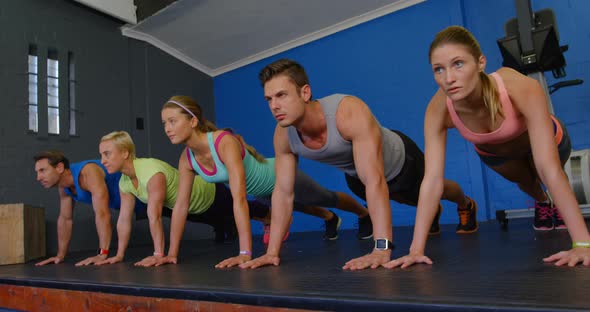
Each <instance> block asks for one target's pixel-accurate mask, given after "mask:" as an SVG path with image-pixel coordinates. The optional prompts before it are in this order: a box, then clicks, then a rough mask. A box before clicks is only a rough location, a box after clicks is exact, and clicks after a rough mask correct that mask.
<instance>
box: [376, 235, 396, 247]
mask: <svg viewBox="0 0 590 312" xmlns="http://www.w3.org/2000/svg"><path fill="white" fill-rule="evenodd" d="M394 248H395V245H394V244H393V243H392V242H391V241H390V240H388V239H387V238H377V239H375V249H377V250H393V249H394Z"/></svg>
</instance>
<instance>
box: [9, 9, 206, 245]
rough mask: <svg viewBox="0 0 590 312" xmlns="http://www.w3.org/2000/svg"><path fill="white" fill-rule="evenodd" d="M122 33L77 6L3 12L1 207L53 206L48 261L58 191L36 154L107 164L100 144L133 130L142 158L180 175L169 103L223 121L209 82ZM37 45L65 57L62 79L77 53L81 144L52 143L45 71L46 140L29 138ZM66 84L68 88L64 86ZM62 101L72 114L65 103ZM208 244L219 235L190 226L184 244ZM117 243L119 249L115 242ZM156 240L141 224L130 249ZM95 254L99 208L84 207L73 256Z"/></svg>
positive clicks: (61, 139) (65, 139) (42, 133)
mask: <svg viewBox="0 0 590 312" xmlns="http://www.w3.org/2000/svg"><path fill="white" fill-rule="evenodd" d="M120 26H122V24H121V22H119V21H117V20H115V19H112V18H110V17H108V16H106V15H103V14H102V13H98V12H96V11H94V10H92V9H90V8H87V7H84V6H82V5H79V4H77V3H75V2H73V1H67V0H18V1H2V4H0V42H1V45H2V46H1V47H0V92H1V94H2V97H3V103H2V108H1V113H0V172H2V179H0V203H14V202H24V203H27V204H31V205H38V206H42V207H45V211H46V221H47V244H48V246H47V247H48V253H49V254H52V253H54V252H55V250H56V247H57V240H56V219H57V215H58V210H59V209H58V207H59V205H58V196H57V190H56V189H51V190H45V189H43V188H42V187H41V186H40V185H39V184H38V183H37V182H36V180H35V172H34V167H33V161H32V157H33V155H34V154H35V153H36V152H38V151H40V150H43V149H48V148H55V149H61V150H63V151H64V152H65V153H66V155H67V156H68V157H69V158H70V160H71V161H74V162H75V161H79V160H84V159H91V158H98V157H99V155H98V141H99V139H100V137H101V136H103V135H104V134H106V133H108V132H111V131H113V130H126V131H128V132H130V134H131V135H132V136H133V138H134V140H135V141H136V145H137V154H138V156H139V157H156V158H160V159H162V160H164V161H167V162H169V163H170V164H172V165H173V166H175V167H176V165H177V162H178V156H179V154H180V149H179V148H180V147H177V146H172V145H171V144H170V143H169V141H168V140H167V138H166V137H165V135H164V133H163V131H162V126H161V121H160V107H161V106H162V104H163V103H164V101H165V100H166V99H167V98H168V97H169V96H171V95H173V94H186V95H191V96H193V97H195V98H196V99H197V100H198V101H199V102H200V103H201V105H203V106H204V109H205V111H207V112H209V113H210V114H211V116H208V117H209V118H213V117H214V108H213V80H212V79H211V78H210V77H208V76H207V75H205V74H203V73H200V72H198V71H197V70H195V69H193V68H191V67H188V66H187V65H185V64H184V63H181V62H180V61H178V60H176V59H174V58H172V57H171V56H169V55H167V54H164V53H162V52H160V51H159V50H158V49H156V48H154V47H152V46H149V45H147V44H145V43H143V42H139V41H135V40H133V39H128V38H126V37H124V36H122V35H121V31H120V29H119V27H120ZM29 44H36V45H37V47H38V51H39V56H44V55H46V53H47V49H48V48H55V49H57V50H58V51H59V52H60V54H59V59H60V77H66V69H67V68H66V66H63V65H65V64H67V59H66V55H67V52H68V51H71V52H73V53H74V55H75V60H76V80H77V88H76V98H77V100H76V102H77V108H78V110H79V113H78V119H77V123H78V135H77V136H75V137H69V136H68V135H64V134H62V135H59V136H58V135H48V134H47V130H46V129H47V124H46V122H41V119H42V118H43V117H44V116H45V118H46V105H47V100H46V96H43V94H45V93H46V87H45V86H43V85H44V84H43V83H42V82H44V81H45V77H44V73H43V72H41V73H40V77H39V106H40V107H39V110H40V116H39V118H40V122H39V133H37V134H34V133H29V132H28V131H27V125H28V116H27V106H26V105H27V101H28V100H27V99H28V91H27V90H28V76H27V55H28V47H29ZM40 59H41V57H40ZM44 66H46V64H45V63H44V62H41V61H40V62H39V68H43V67H44ZM62 84H66V81H65V80H61V78H60V85H62ZM66 91H67V90H66ZM65 98H67V92H61V93H60V99H65ZM60 102H61V103H60V104H61V105H64V101H63V100H60ZM63 113H65V112H63ZM62 116H65V115H63V114H62ZM136 118H143V119H144V126H145V128H144V130H138V129H136V128H135V120H136ZM61 126H62V129H66V128H67V127H68V122H67V120H66V118H62V121H61ZM62 132H67V131H62ZM115 217H116V214H114V216H113V218H115ZM114 222H115V221H114ZM114 222H113V224H114ZM166 225H168V223H167V222H166ZM166 230H168V227H166ZM114 234H116V232H114ZM167 234H168V232H167ZM208 236H211V228H210V227H208V226H204V225H191V226H189V227H188V228H187V233H186V235H185V238H186V239H196V238H203V237H208ZM113 237H114V240H115V241H116V239H115V237H116V235H113ZM150 241H151V239H150V236H149V231H148V226H147V222H146V221H141V222H136V225H135V227H134V230H133V237H132V242H131V244H135V245H137V244H145V243H149V242H150ZM96 246H98V241H97V236H96V231H95V226H94V215H93V212H92V208H91V207H90V206H88V205H82V204H78V205H77V206H76V209H75V216H74V235H73V239H72V243H71V245H70V251H76V250H84V249H89V248H91V249H94V248H96Z"/></svg>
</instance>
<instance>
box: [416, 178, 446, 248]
mask: <svg viewBox="0 0 590 312" xmlns="http://www.w3.org/2000/svg"><path fill="white" fill-rule="evenodd" d="M442 192H443V181H442V180H440V181H430V180H424V181H423V182H422V185H421V186H420V198H419V200H418V207H416V224H415V225H414V237H413V238H412V244H411V245H410V253H420V254H422V253H424V250H425V248H426V241H427V239H428V230H429V228H430V224H431V221H432V220H433V219H434V215H435V214H436V211H437V209H438V204H439V202H440V197H441V196H442Z"/></svg>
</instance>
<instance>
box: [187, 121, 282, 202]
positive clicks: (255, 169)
mask: <svg viewBox="0 0 590 312" xmlns="http://www.w3.org/2000/svg"><path fill="white" fill-rule="evenodd" d="M226 134H230V135H231V133H230V132H227V131H225V132H222V133H221V134H220V135H219V136H218V137H217V140H216V141H215V142H213V132H208V133H207V141H208V143H209V150H210V151H211V157H212V158H213V163H214V164H215V167H214V168H213V172H210V171H208V170H206V169H205V168H203V167H201V165H200V164H199V163H198V162H197V160H196V159H195V154H194V153H193V151H192V150H191V149H190V148H187V149H186V156H187V157H188V160H189V164H190V165H191V167H192V168H193V170H194V171H195V172H196V173H198V174H199V175H200V176H201V178H203V180H205V181H207V182H211V183H229V174H228V173H227V168H226V167H225V165H224V164H223V163H222V162H221V160H220V159H219V154H217V144H218V143H219V141H220V140H221V138H222V137H223V136H224V135H226ZM242 162H243V164H244V173H245V175H246V193H247V194H248V195H252V196H255V197H269V196H271V194H272V191H273V190H274V187H275V178H276V177H275V169H274V168H275V166H274V163H275V159H274V158H267V159H266V162H264V163H261V162H259V161H258V160H256V158H254V156H252V155H251V154H250V153H248V152H247V151H246V149H245V148H244V147H243V146H242Z"/></svg>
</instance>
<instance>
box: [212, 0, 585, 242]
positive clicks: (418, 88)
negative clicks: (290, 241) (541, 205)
mask: <svg viewBox="0 0 590 312" xmlns="http://www.w3.org/2000/svg"><path fill="white" fill-rule="evenodd" d="M532 1H533V9H534V10H538V9H541V8H546V7H551V8H553V9H554V11H555V13H556V16H557V20H558V23H559V32H560V35H561V44H562V45H563V44H569V45H570V51H568V52H567V53H566V59H567V61H568V64H569V66H568V67H567V69H566V70H567V72H568V76H567V78H568V79H573V78H581V79H584V80H586V81H588V83H590V77H589V75H590V74H589V72H590V68H589V67H590V56H588V54H587V53H584V48H586V49H587V47H589V46H590V21H589V19H587V18H584V16H582V14H583V12H590V1H587V0H569V1H557V0H553V1H549V0H545V1H541V0H532ZM515 15H516V13H515V9H514V1H513V0H494V1H461V0H428V1H426V2H424V3H420V4H418V5H415V6H412V7H410V8H407V9H404V10H401V11H398V12H394V13H392V14H389V15H387V16H384V17H381V18H378V19H375V20H373V21H370V22H367V23H364V24H362V25H358V26H356V27H353V28H350V29H347V30H345V31H342V32H339V33H336V34H333V35H331V36H328V37H326V38H323V39H320V40H317V41H314V42H311V43H309V44H306V45H304V46H301V47H297V48H295V49H292V50H289V51H286V52H284V53H281V54H279V55H276V56H273V57H271V58H268V59H265V60H262V61H259V62H256V63H253V64H250V65H248V66H245V67H242V68H239V69H237V70H234V71H232V72H228V73H225V74H223V75H220V76H218V77H216V78H215V80H214V93H215V106H216V112H217V116H216V120H217V124H218V126H222V127H232V128H234V129H235V130H236V131H238V132H239V133H240V134H242V135H243V136H244V138H245V139H246V140H247V142H248V143H249V144H251V145H253V146H255V147H256V148H257V149H258V150H259V151H261V152H262V153H263V154H265V155H267V156H272V155H274V151H273V147H272V136H273V131H274V127H275V124H276V123H275V121H274V119H273V118H272V115H271V114H270V110H269V109H268V106H267V104H266V102H265V101H264V99H263V91H262V88H261V86H260V85H259V83H258V79H257V77H258V72H259V71H260V69H262V68H263V67H264V66H265V65H266V64H268V63H270V62H272V61H274V60H276V59H279V58H284V57H286V58H292V59H294V60H296V61H298V62H300V63H301V64H302V65H303V66H304V67H305V68H306V70H307V72H308V75H309V77H310V81H311V86H312V90H313V94H314V97H315V98H319V97H323V96H326V95H329V94H332V93H347V94H352V95H355V96H358V97H360V98H361V99H363V100H364V101H365V102H366V103H367V104H368V105H369V106H370V107H371V109H372V111H373V113H374V114H375V116H376V117H377V118H378V119H379V120H380V122H381V124H382V125H384V126H386V127H389V128H396V129H399V130H401V131H403V132H405V133H406V134H408V135H409V136H410V137H412V138H413V139H414V140H415V141H416V142H417V143H418V145H419V146H421V147H422V148H423V146H424V139H423V131H422V130H423V116H424V111H425V108H426V105H427V104H428V101H429V99H430V97H431V96H432V95H433V94H434V92H435V91H436V85H435V83H434V80H433V79H432V74H431V69H430V66H429V64H428V56H427V53H428V47H429V44H430V42H431V40H432V39H433V37H434V35H435V34H436V33H437V32H438V31H439V30H441V29H443V28H444V27H446V26H449V25H453V24H458V25H463V26H465V27H467V28H469V29H470V30H471V31H472V32H473V33H474V35H475V36H476V37H477V38H478V40H479V41H480V43H481V46H482V49H483V51H484V54H486V56H487V58H488V71H493V70H495V69H496V68H498V67H500V66H501V62H502V60H501V56H500V53H499V51H498V48H497V46H496V39H498V38H501V37H503V36H504V34H503V24H504V22H505V21H507V20H508V19H510V18H511V17H514V16H515ZM548 76H549V77H548V82H549V84H551V83H552V82H553V81H554V80H553V79H552V77H551V75H550V74H549V75H548ZM588 83H587V84H585V85H583V86H577V87H572V88H568V89H562V90H560V91H559V92H557V93H555V95H554V97H553V105H554V106H555V110H556V114H557V115H558V116H559V117H560V118H561V119H562V120H563V121H564V122H565V123H566V125H567V126H568V128H569V130H570V134H571V136H572V140H573V144H574V148H575V149H581V148H588V146H589V145H590V139H586V137H585V136H584V135H583V134H584V132H585V131H587V129H588V125H587V123H586V121H587V120H588V119H590V109H588V108H587V107H586V106H585V105H589V104H590V101H589V99H590V91H589V89H588ZM300 168H301V169H302V170H303V171H305V172H306V173H308V174H309V175H311V176H312V177H314V178H315V179H316V180H317V181H318V182H320V183H321V184H322V185H324V186H326V187H327V188H330V189H333V190H340V191H346V192H348V188H347V187H346V183H345V181H344V178H343V176H342V173H340V172H339V171H338V170H336V169H334V168H331V167H328V166H325V165H322V164H319V163H315V162H311V161H308V160H304V159H302V160H301V161H300ZM446 176H447V177H448V178H450V179H453V180H455V181H457V182H458V183H459V184H461V186H462V187H463V188H464V190H465V191H466V193H468V194H470V195H472V196H473V197H474V198H475V199H476V200H477V201H478V202H479V203H480V211H479V213H478V217H479V219H480V220H485V219H489V218H493V217H494V212H495V210H496V209H509V208H523V207H525V206H526V205H527V201H528V198H527V197H526V196H525V195H523V194H522V193H521V192H520V191H519V190H518V189H517V188H516V187H514V186H513V185H511V184H510V183H508V182H506V181H504V180H503V179H501V178H500V177H499V176H498V175H497V174H496V173H494V172H492V171H490V170H489V169H487V168H485V167H483V166H482V165H481V163H480V161H479V158H478V157H477V155H476V154H475V153H474V152H473V149H472V148H471V146H470V144H468V143H466V142H465V141H464V140H463V139H462V138H461V137H460V136H459V135H458V134H457V132H456V131H455V130H452V131H450V133H449V138H448V143H447V163H446ZM349 193H350V192H349ZM445 208H446V209H445V211H444V212H443V215H442V218H441V222H442V223H456V222H457V217H456V212H455V209H454V207H453V206H452V205H451V204H448V203H445ZM392 210H393V222H394V225H408V224H413V222H414V217H415V209H414V208H412V207H409V206H405V205H400V204H398V203H395V202H393V201H392ZM339 215H340V216H341V217H343V221H344V222H343V227H344V228H354V227H355V225H354V223H355V222H356V218H355V217H354V216H353V215H351V214H347V213H340V214H339ZM322 224H323V222H322V221H321V220H319V219H315V218H312V217H308V216H303V215H297V217H296V218H295V220H294V223H293V230H294V231H305V230H319V229H320V226H321V225H322Z"/></svg>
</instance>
